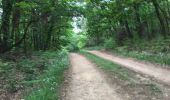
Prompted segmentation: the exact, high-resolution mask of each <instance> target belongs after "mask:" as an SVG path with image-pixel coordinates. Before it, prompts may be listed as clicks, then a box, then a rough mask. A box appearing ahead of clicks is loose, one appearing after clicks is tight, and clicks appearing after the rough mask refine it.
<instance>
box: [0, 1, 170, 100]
mask: <svg viewBox="0 0 170 100" xmlns="http://www.w3.org/2000/svg"><path fill="white" fill-rule="evenodd" d="M84 48H85V49H88V50H90V49H106V50H111V51H114V53H117V54H120V55H123V56H130V57H134V58H138V59H142V60H147V61H151V62H154V63H160V64H168V65H170V0H0V97H3V98H5V99H4V100H10V99H9V98H8V99H6V97H9V95H8V94H12V93H16V92H18V91H21V90H27V88H30V89H28V91H27V92H26V93H25V92H24V94H21V95H22V97H23V96H25V95H26V98H27V99H26V100H45V99H46V100H56V97H58V96H56V90H54V89H53V88H56V87H57V88H58V85H59V84H61V83H62V82H63V79H64V78H63V73H64V70H65V69H66V68H67V66H68V65H69V61H68V51H74V52H75V51H78V50H81V49H84ZM16 56H19V57H16ZM158 58H159V59H158ZM16 73H17V74H16ZM20 74H21V75H20ZM17 75H18V76H19V75H20V76H23V77H22V78H19V79H18V76H17ZM56 77H57V78H56ZM42 80H43V81H42ZM44 80H45V81H44ZM46 80H47V81H46ZM39 83H41V84H40V85H39ZM53 83H56V84H57V85H54V84H53ZM4 84H5V85H4ZM42 87H43V88H42ZM37 88H38V89H37ZM51 88H52V90H50V89H51ZM32 90H33V91H34V92H31V91H32ZM38 90H39V92H37V91H38ZM4 91H7V92H4ZM9 92H10V93H9ZM11 92H12V93H11ZM1 93H2V95H1ZM30 93H33V94H30ZM45 93H46V94H47V96H46V98H45V99H42V98H44V97H43V94H45ZM28 95H29V96H28ZM19 96H20V95H19ZM11 97H12V96H11ZM12 98H13V97H12ZM37 98H38V99H37Z"/></svg>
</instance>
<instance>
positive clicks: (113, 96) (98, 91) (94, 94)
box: [62, 53, 123, 100]
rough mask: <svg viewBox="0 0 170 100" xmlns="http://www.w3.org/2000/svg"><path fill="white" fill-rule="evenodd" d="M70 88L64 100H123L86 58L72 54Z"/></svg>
mask: <svg viewBox="0 0 170 100" xmlns="http://www.w3.org/2000/svg"><path fill="white" fill-rule="evenodd" d="M70 59H71V71H70V74H71V76H70V79H69V81H70V82H69V86H68V87H67V92H66V94H65V97H64V98H63V99H62V100H123V99H121V98H120V96H119V95H118V94H117V93H116V92H115V91H116V90H115V89H116V86H114V85H110V84H109V83H108V82H107V81H106V80H105V78H104V77H103V75H102V74H101V73H100V71H98V70H97V69H96V67H95V66H94V65H93V64H92V63H91V62H89V61H88V60H87V59H86V58H85V57H83V56H81V55H79V54H75V53H72V54H71V55H70Z"/></svg>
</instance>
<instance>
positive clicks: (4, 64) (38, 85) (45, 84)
mask: <svg viewBox="0 0 170 100" xmlns="http://www.w3.org/2000/svg"><path fill="white" fill-rule="evenodd" d="M68 65H69V60H68V53H67V51H64V50H63V51H60V52H54V51H48V52H34V53H33V54H32V56H31V57H30V58H27V57H24V56H23V57H21V58H19V59H17V60H16V61H8V60H0V81H1V82H2V83H3V82H4V85H3V84H0V87H1V89H0V90H1V91H2V90H3V91H6V93H7V94H11V93H16V92H17V91H20V90H23V93H22V95H23V97H22V98H23V99H24V100H58V97H59V95H58V89H59V87H60V86H61V84H62V82H63V81H64V71H65V70H66V69H67V68H68ZM1 91H0V94H1V93H2V94H3V93H4V92H1Z"/></svg>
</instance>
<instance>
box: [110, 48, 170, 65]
mask: <svg viewBox="0 0 170 100" xmlns="http://www.w3.org/2000/svg"><path fill="white" fill-rule="evenodd" d="M111 52H112V53H113V54H116V55H122V56H127V57H132V58H136V59H138V60H144V61H149V62H152V63H158V64H162V65H170V54H169V53H158V54H154V53H150V52H145V51H142V52H139V51H127V50H122V49H121V50H119V49H118V50H112V51H111Z"/></svg>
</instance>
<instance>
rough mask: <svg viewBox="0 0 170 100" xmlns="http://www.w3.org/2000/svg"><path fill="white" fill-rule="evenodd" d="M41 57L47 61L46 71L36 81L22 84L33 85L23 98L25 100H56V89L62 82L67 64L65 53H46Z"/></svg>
mask: <svg viewBox="0 0 170 100" xmlns="http://www.w3.org/2000/svg"><path fill="white" fill-rule="evenodd" d="M42 56H43V57H46V59H49V60H48V62H47V69H46V70H44V73H43V74H42V75H40V76H39V77H37V79H38V80H32V81H25V82H24V84H27V83H33V85H34V88H32V89H31V91H30V94H27V95H26V96H25V99H26V100H58V96H59V95H58V94H57V93H58V88H59V87H60V85H61V83H62V82H63V81H64V76H63V75H64V71H65V69H66V68H67V66H68V64H69V61H68V57H67V52H66V51H63V52H61V53H56V52H53V53H49V52H47V53H44V54H43V55H42Z"/></svg>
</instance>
